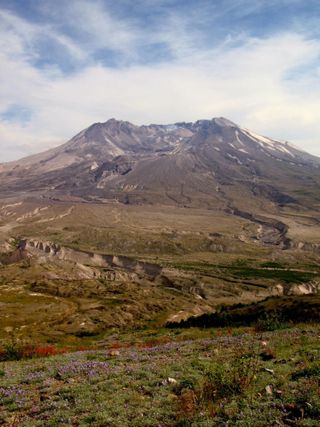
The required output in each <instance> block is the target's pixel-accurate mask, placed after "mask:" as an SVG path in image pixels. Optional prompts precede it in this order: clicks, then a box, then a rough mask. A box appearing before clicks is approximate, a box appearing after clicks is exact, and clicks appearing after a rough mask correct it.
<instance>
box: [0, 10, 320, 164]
mask: <svg viewBox="0 0 320 427" xmlns="http://www.w3.org/2000/svg"><path fill="white" fill-rule="evenodd" d="M80 3H81V7H79V8H78V9H77V10H76V9H73V13H74V16H75V18H74V19H75V23H79V22H80V21H81V20H82V19H84V18H85V16H87V18H88V19H87V20H86V23H87V24H86V25H87V27H86V31H87V33H88V34H90V37H89V38H88V40H89V41H88V43H89V44H91V43H92V49H95V48H99V47H103V46H104V47H110V48H115V49H116V48H118V46H119V44H118V42H119V43H120V46H122V48H123V50H124V51H128V55H130V49H132V51H133V54H134V47H135V46H137V45H139V44H140V43H141V40H142V39H141V37H142V36H141V35H142V34H143V37H144V38H148V37H149V39H150V40H152V41H154V42H155V41H157V40H158V41H160V42H165V43H167V44H168V47H169V48H170V49H171V50H172V52H174V53H175V60H171V61H167V62H163V63H161V64H157V65H131V66H126V67H122V68H118V69H112V68H106V67H103V66H102V65H101V64H95V63H93V62H88V66H87V67H86V68H83V69H81V70H80V71H78V72H77V73H74V74H69V75H64V74H63V73H62V72H60V71H59V70H58V69H57V68H54V67H52V68H46V69H42V70H41V69H37V68H36V67H35V66H33V65H32V64H31V63H30V55H32V49H30V50H28V49H26V45H25V43H26V40H27V42H28V40H30V44H31V45H32V43H33V42H34V40H35V38H36V37H38V35H39V34H41V31H42V30H43V27H41V30H40V29H39V26H38V25H31V24H28V23H25V21H23V20H21V21H22V22H20V21H18V22H16V21H14V19H16V17H14V16H13V15H10V17H9V18H10V25H11V27H10V28H17V27H19V26H20V24H21V27H20V28H23V30H21V32H19V31H18V30H17V29H15V30H12V29H11V30H10V31H9V30H8V29H7V30H6V31H4V32H3V33H2V34H6V37H7V38H6V42H5V45H6V46H3V43H2V45H1V51H0V52H1V53H0V81H1V85H0V114H1V112H5V111H6V110H7V109H8V108H9V107H10V106H12V105H21V106H23V107H25V108H28V109H30V110H31V111H32V112H33V114H32V116H31V119H30V121H29V122H28V123H26V124H25V123H24V124H23V125H22V124H20V123H19V122H14V121H11V122H10V121H2V122H1V123H0V147H1V159H0V161H6V160H11V159H12V158H13V157H15V156H17V157H18V156H20V155H23V154H25V153H33V152H37V151H40V150H41V149H46V148H48V147H50V146H54V145H57V144H58V143H61V142H63V141H65V140H67V139H69V138H70V137H72V136H73V135H74V134H75V133H77V132H79V131H80V130H81V129H82V128H84V127H86V126H89V125H90V124H91V123H93V122H96V121H105V120H107V119H108V118H110V117H116V118H119V119H123V120H130V121H133V122H135V123H137V124H142V123H150V122H152V123H155V122H159V123H170V122H175V121H180V120H197V119H200V118H210V117H214V116H221V115H223V116H225V117H228V118H230V119H231V120H233V121H235V122H237V123H239V124H240V125H242V126H244V127H247V128H251V129H252V130H254V131H257V132H259V133H262V134H264V135H267V136H270V137H274V138H281V139H285V140H291V141H292V142H294V143H296V144H299V145H300V147H302V148H303V149H305V150H308V151H310V152H313V153H315V154H318V155H320V144H319V137H318V136H319V135H320V120H319V118H320V117H319V115H320V99H319V97H318V96H317V91H316V90H314V87H315V82H316V80H315V76H314V72H313V73H310V70H309V69H308V67H306V69H305V70H304V72H302V73H300V74H299V73H298V74H295V73H294V70H296V69H297V67H301V66H306V65H308V64H310V63H314V62H315V61H317V58H318V55H319V49H320V42H318V41H316V40H311V39H308V38H306V37H304V36H303V35H302V34H295V33H284V34H277V35H274V36H270V37H269V38H265V39H254V38H248V37H247V38H245V37H244V36H243V35H241V37H240V38H239V43H237V46H236V47H234V44H233V43H228V42H225V43H222V44H221V45H219V46H216V47H215V49H206V48H205V47H204V46H203V47H201V45H199V46H197V45H196V42H197V39H196V38H192V37H191V35H190V34H186V32H187V28H186V26H185V25H184V24H183V21H181V22H182V23H181V25H180V26H179V28H178V29H177V26H176V24H178V23H179V18H178V17H172V20H173V21H172V22H171V24H170V23H169V24H168V26H167V31H166V32H163V31H162V30H161V31H160V30H159V32H158V33H157V32H154V33H147V32H145V33H143V32H140V31H136V30H135V29H133V28H132V27H131V24H128V26H126V25H124V24H123V23H122V24H120V23H119V21H117V20H114V19H113V18H112V17H111V15H108V14H107V12H106V11H105V10H102V9H99V7H100V6H99V3H96V4H95V7H94V8H92V9H91V10H90V9H86V8H85V4H87V3H83V2H76V3H72V4H71V6H70V7H73V8H75V7H76V6H75V5H80ZM82 3H83V4H82ZM1 17H3V15H0V18H1ZM7 18H8V17H7ZM17 19H20V18H17ZM106 22H107V23H108V26H107V27H105V28H104V24H105V23H106ZM173 22H174V25H173ZM96 24H98V25H96ZM8 25H9V24H8ZM24 25H30V27H23V26H24ZM76 25H78V24H76ZM47 28H48V31H51V34H52V37H55V38H56V40H57V42H59V43H60V44H65V46H67V50H68V51H69V53H70V55H74V56H75V57H76V56H78V57H86V55H87V53H85V52H84V51H83V46H81V47H80V46H79V45H78V44H77V43H75V42H74V41H73V40H72V39H70V38H69V37H67V36H65V35H58V33H56V31H55V29H52V28H49V27H47ZM101 28H104V29H103V31H102V33H101V34H100V35H99V32H100V29H101ZM25 32H26V33H28V34H29V38H27V39H26V40H24V39H23V37H24V33H25ZM110 33H111V34H113V37H108V34H110ZM0 35H1V34H0ZM98 36H99V37H100V38H99V37H98ZM143 37H142V38H143ZM0 39H1V38H0ZM93 45H94V46H93ZM195 46H197V49H196V48H194V47H195ZM5 47H6V48H5ZM26 52H27V53H26ZM8 147H10V149H9V148H8Z"/></svg>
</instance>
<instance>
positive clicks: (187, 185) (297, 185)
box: [0, 118, 320, 210]
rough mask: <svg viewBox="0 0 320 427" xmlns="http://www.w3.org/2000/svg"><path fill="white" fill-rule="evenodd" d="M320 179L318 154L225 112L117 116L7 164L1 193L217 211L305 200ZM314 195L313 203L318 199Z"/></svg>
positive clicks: (2, 171)
mask: <svg viewBox="0 0 320 427" xmlns="http://www.w3.org/2000/svg"><path fill="white" fill-rule="evenodd" d="M319 183H320V159H319V158H317V157H314V156H311V155H309V154H307V153H305V152H303V151H301V150H299V149H297V148H295V147H293V146H292V145H290V144H288V143H281V142H278V141H274V140H272V139H269V138H266V137H262V136H259V135H257V134H255V133H253V132H251V131H248V130H246V129H243V128H240V127H239V126H237V125H236V124H234V123H232V122H230V121H229V120H227V119H224V118H215V119H212V120H199V121H197V122H195V123H176V124H173V125H150V126H135V125H133V124H131V123H129V122H125V121H117V120H115V119H111V120H108V121H107V122H105V123H96V124H93V125H92V126H90V127H89V128H87V129H85V130H83V131H82V132H80V133H79V134H78V135H76V136H75V137H74V138H72V139H71V140H70V141H69V142H67V143H66V144H64V145H62V146H60V147H57V148H54V149H51V150H49V151H46V152H44V153H41V154H38V155H34V156H30V157H27V158H25V159H22V160H20V161H17V162H11V163H7V164H2V165H0V195H1V196H2V197H10V196H11V195H13V194H14V195H17V194H19V193H21V194H23V193H28V195H34V196H39V195H41V196H42V198H58V199H59V198H65V197H67V196H69V197H70V196H71V197H72V196H73V197H79V198H80V199H82V200H87V201H99V200H103V199H108V200H117V201H119V202H124V203H130V204H141V203H148V204H150V203H151V204H154V203H157V204H175V205H179V206H188V207H191V206H192V207H203V208H214V209H216V208H225V209H226V208H233V207H236V208H238V209H240V210H243V208H245V207H248V202H249V201H250V202H249V204H250V203H253V204H255V205H261V207H262V210H265V209H267V210H270V209H271V210H272V208H271V206H270V204H269V203H266V202H271V203H273V204H277V205H286V204H294V203H298V204H299V200H300V201H301V200H303V201H304V202H303V204H305V200H306V199H308V195H310V193H311V195H313V193H314V190H315V188H317V187H318V186H319ZM309 199H310V200H308V206H309V205H310V204H311V205H314V202H317V201H319V200H315V199H314V198H313V197H311V198H310V197H309ZM310 207H311V206H310Z"/></svg>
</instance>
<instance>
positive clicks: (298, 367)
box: [0, 325, 320, 427]
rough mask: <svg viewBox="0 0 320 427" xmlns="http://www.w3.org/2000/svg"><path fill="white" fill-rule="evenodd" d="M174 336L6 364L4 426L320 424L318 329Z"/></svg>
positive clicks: (1, 381) (0, 390)
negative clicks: (319, 421) (319, 422)
mask: <svg viewBox="0 0 320 427" xmlns="http://www.w3.org/2000/svg"><path fill="white" fill-rule="evenodd" d="M176 332H179V333H178V334H177V333H176V334H175V335H173V334H171V333H169V335H168V332H167V333H166V332H165V331H158V332H156V331H145V332H141V333H139V334H138V335H136V334H135V333H133V332H131V333H130V336H131V339H135V338H136V339H139V340H141V341H140V344H139V345H138V343H136V344H130V343H128V342H127V343H126V342H123V341H118V342H112V341H111V339H110V340H109V341H105V343H104V344H102V343H100V348H99V349H96V350H83V351H78V352H76V353H69V354H68V353H67V354H62V355H59V354H58V355H55V356H50V357H47V358H43V357H42V358H41V357H37V358H35V359H33V360H32V362H31V361H30V360H22V361H18V362H2V363H1V364H0V372H1V375H0V413H1V422H2V425H5V426H10V425H12V424H13V423H14V422H15V423H16V424H15V425H19V426H22V427H31V426H32V427H38V426H58V425H59V426H61V425H62V426H67V425H74V426H85V425H91V426H97V427H98V426H99V427H102V426H112V427H129V426H130V427H131V426H134V427H143V426H145V427H150V426H158V425H159V426H160V425H161V426H164V427H178V426H180V427H181V426H194V427H198V426H212V427H213V426H217V427H218V426H221V425H232V426H241V427H243V426H252V427H256V426H257V427H265V426H267V425H279V426H287V425H295V426H316V425H317V423H318V420H319V416H320V378H319V369H320V367H319V363H318V360H319V357H320V345H319V340H318V335H319V332H320V329H319V326H310V325H309V326H307V325H300V326H299V327H298V328H294V329H288V330H283V331H277V332H267V333H262V334H261V333H258V334H256V333H255V332H254V330H252V329H251V330H247V331H245V330H243V329H239V330H221V329H210V330H206V331H200V330H196V329H193V330H180V331H176ZM165 333H166V335H165ZM197 336H198V338H197ZM128 337H129V334H128ZM119 338H120V337H119ZM150 338H152V340H154V341H153V342H150ZM120 339H121V338H120ZM266 354H268V355H269V357H266V356H265V355H266ZM48 355H50V353H48Z"/></svg>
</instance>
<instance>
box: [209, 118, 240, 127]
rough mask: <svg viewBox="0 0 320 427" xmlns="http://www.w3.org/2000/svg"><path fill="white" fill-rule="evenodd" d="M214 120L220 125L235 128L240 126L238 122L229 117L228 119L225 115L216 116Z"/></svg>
mask: <svg viewBox="0 0 320 427" xmlns="http://www.w3.org/2000/svg"><path fill="white" fill-rule="evenodd" d="M212 122H214V123H215V124H217V125H218V126H223V127H233V128H234V127H236V128H237V127H239V126H238V125H237V124H236V123H234V122H232V121H231V120H229V119H226V118H225V117H214V118H213V119H212Z"/></svg>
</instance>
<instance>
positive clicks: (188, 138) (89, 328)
mask: <svg viewBox="0 0 320 427" xmlns="http://www.w3.org/2000/svg"><path fill="white" fill-rule="evenodd" d="M319 184H320V159H319V158H317V157H314V156H311V155H309V154H307V153H305V152H303V151H301V150H299V149H297V148H295V147H293V146H291V145H290V144H289V143H282V142H278V141H274V140H272V139H269V138H267V137H263V136H259V135H257V134H255V133H253V132H251V131H249V130H246V129H243V128H241V127H239V126H237V125H235V124H234V123H232V122H230V121H228V120H226V119H223V118H216V119H212V120H200V121H197V122H195V123H176V124H173V125H150V126H135V125H133V124H131V123H128V122H123V121H117V120H115V119H111V120H108V121H107V122H105V123H97V124H94V125H92V126H90V127H89V128H87V129H85V130H83V131H82V132H80V133H79V134H78V135H76V136H75V137H74V138H72V139H71V140H70V141H69V142H67V143H65V144H64V145H62V146H60V147H57V148H54V149H51V150H49V151H46V152H44V153H41V154H38V155H34V156H30V157H27V158H25V159H22V160H19V161H16V162H11V163H7V164H2V165H0V252H1V250H2V252H4V253H0V269H1V277H2V283H1V284H0V298H1V304H2V305H0V319H3V321H2V323H1V322H0V326H1V327H2V328H0V341H1V339H5V337H6V336H7V332H5V328H6V327H10V328H13V330H15V331H16V333H17V336H19V337H22V338H24V337H29V338H30V337H31V336H35V337H37V338H39V337H40V338H41V339H43V340H46V339H47V338H48V337H49V338H48V339H55V340H58V341H59V340H62V341H63V340H65V339H69V338H70V336H72V337H73V338H74V339H75V337H78V338H79V339H82V337H84V336H90V335H94V336H95V335H97V336H98V337H99V336H100V334H104V333H105V332H106V331H107V330H109V329H108V328H114V327H119V326H123V327H127V326H128V325H132V326H134V325H136V326H137V325H140V326H141V325H145V324H146V322H154V323H153V324H155V325H163V324H165V323H166V322H167V321H175V322H176V321H179V320H181V319H187V318H188V317H189V316H190V315H194V314H196V315H199V314H202V313H206V312H211V311H213V310H215V309H216V308H217V307H219V305H221V304H225V305H230V304H235V303H239V302H241V303H250V302H256V301H259V300H262V299H264V298H266V297H269V296H270V295H277V296H278V297H279V298H281V296H282V295H285V296H290V298H291V296H292V295H293V296H296V295H297V294H305V293H311V294H314V293H317V292H318V290H319V286H320V285H319V283H320V281H319V277H320V272H319V251H320V243H319V242H320V226H319V221H320V219H319V206H320V191H319V188H320V187H319ZM48 304H52V308H53V309H52V310H49V311H48V310H47V307H48ZM9 318H10V319H11V320H10V322H11V323H10V324H9V323H8V322H9V320H8V319H9ZM35 322H36V323H37V324H38V325H41V327H35ZM1 331H2V332H1ZM40 338H39V339H40ZM78 338H77V339H78Z"/></svg>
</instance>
